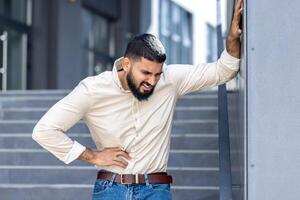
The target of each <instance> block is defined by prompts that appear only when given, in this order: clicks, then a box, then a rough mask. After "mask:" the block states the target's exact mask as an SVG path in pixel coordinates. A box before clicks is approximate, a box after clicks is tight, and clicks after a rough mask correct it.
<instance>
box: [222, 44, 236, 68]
mask: <svg viewBox="0 0 300 200" xmlns="http://www.w3.org/2000/svg"><path fill="white" fill-rule="evenodd" d="M220 61H221V63H223V64H224V65H226V66H227V67H228V68H230V69H232V70H234V71H238V69H239V67H240V59H239V58H236V57H233V56H232V55H230V54H229V53H228V51H227V49H226V48H225V49H224V51H223V52H222V54H221V57H220Z"/></svg>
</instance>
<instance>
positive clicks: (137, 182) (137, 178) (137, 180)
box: [121, 174, 139, 184]
mask: <svg viewBox="0 0 300 200" xmlns="http://www.w3.org/2000/svg"><path fill="white" fill-rule="evenodd" d="M132 176H135V184H139V175H138V174H132ZM123 177H124V176H123V174H121V184H131V183H126V182H124V181H123Z"/></svg>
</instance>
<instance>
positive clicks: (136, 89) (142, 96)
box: [126, 72, 155, 101]
mask: <svg viewBox="0 0 300 200" xmlns="http://www.w3.org/2000/svg"><path fill="white" fill-rule="evenodd" d="M126 80H127V84H128V87H129V89H130V91H131V92H132V94H133V96H134V97H135V98H137V99H138V100H139V101H145V100H146V101H147V100H148V98H149V97H150V96H151V95H152V94H153V91H154V88H155V86H153V87H152V89H151V90H150V91H149V92H141V91H140V87H141V85H142V84H143V83H145V84H147V85H150V84H149V83H147V82H145V81H143V82H141V83H140V85H139V86H137V85H136V84H135V81H134V77H133V75H132V73H131V72H129V73H128V74H127V76H126Z"/></svg>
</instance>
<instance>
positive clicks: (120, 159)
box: [114, 157, 128, 166]
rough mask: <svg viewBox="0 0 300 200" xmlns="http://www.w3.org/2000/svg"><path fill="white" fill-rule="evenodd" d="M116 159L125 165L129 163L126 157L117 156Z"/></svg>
mask: <svg viewBox="0 0 300 200" xmlns="http://www.w3.org/2000/svg"><path fill="white" fill-rule="evenodd" d="M114 160H116V161H119V162H122V163H123V164H124V165H126V166H127V165H128V162H127V160H125V159H124V158H122V157H117V158H115V159H114Z"/></svg>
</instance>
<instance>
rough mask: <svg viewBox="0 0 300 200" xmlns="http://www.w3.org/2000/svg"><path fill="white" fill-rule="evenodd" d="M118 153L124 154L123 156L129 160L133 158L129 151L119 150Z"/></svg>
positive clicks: (119, 154) (118, 154)
mask: <svg viewBox="0 0 300 200" xmlns="http://www.w3.org/2000/svg"><path fill="white" fill-rule="evenodd" d="M116 155H117V156H123V157H125V158H127V159H128V160H130V159H131V157H130V156H129V154H128V153H127V152H125V151H119V152H118V153H117V154H116Z"/></svg>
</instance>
